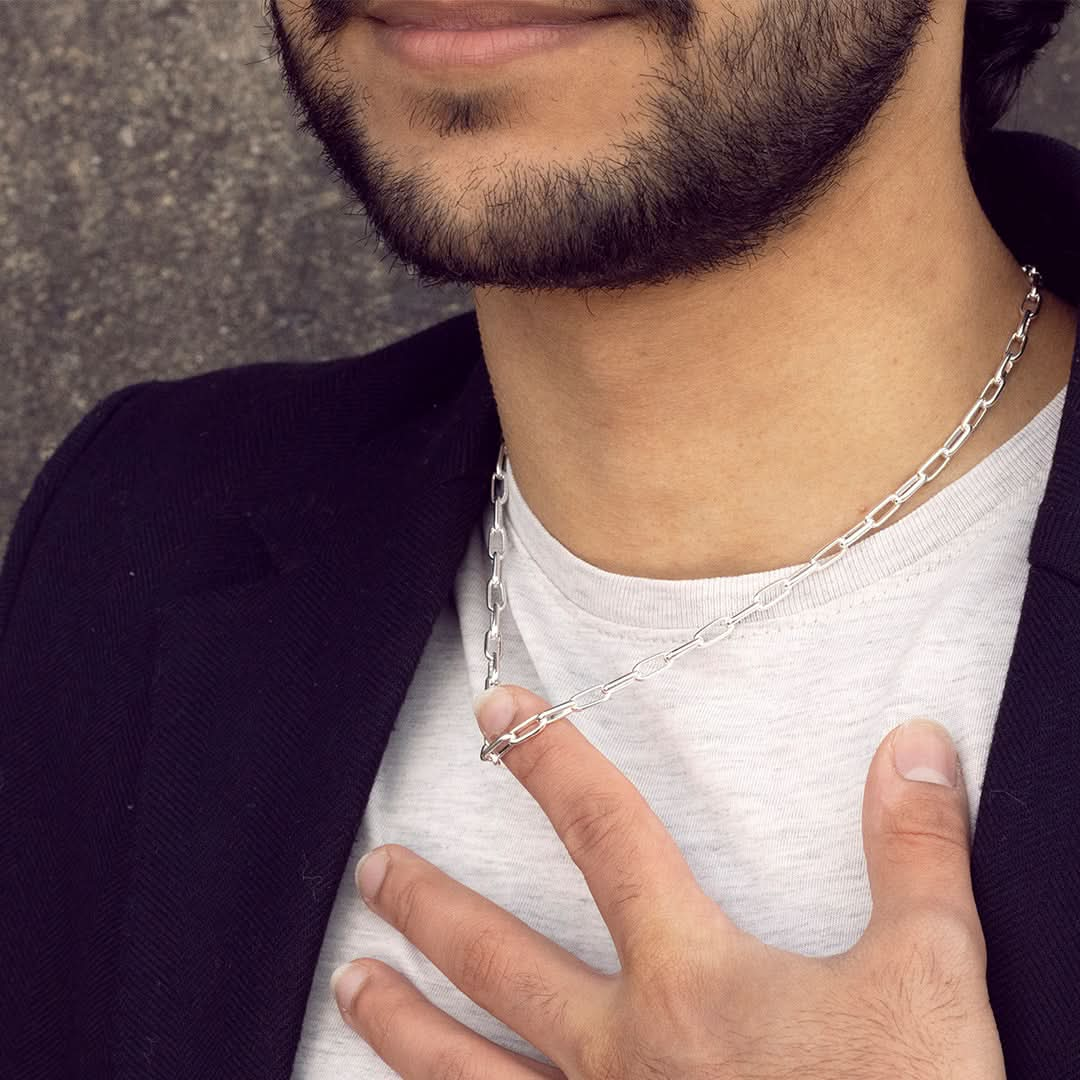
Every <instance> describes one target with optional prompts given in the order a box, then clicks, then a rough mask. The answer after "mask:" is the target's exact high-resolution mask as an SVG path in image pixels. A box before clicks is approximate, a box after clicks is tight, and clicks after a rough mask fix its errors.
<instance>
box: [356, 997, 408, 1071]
mask: <svg viewBox="0 0 1080 1080" xmlns="http://www.w3.org/2000/svg"><path fill="white" fill-rule="evenodd" d="M373 990H375V987H374V986H364V987H363V989H362V990H361V991H360V998H364V997H365V995H370V998H368V999H367V1000H363V1001H362V1002H360V1000H359V999H358V1004H357V1007H356V1015H357V1020H358V1023H359V1026H360V1030H361V1032H362V1033H363V1036H364V1039H365V1041H366V1042H368V1043H369V1044H370V1045H371V1048H372V1049H373V1050H374V1051H375V1053H377V1054H378V1055H379V1056H380V1057H385V1056H386V1054H387V1052H388V1051H389V1050H390V1048H391V1047H392V1046H394V1045H395V1044H396V1043H398V1042H399V1041H400V1040H401V1039H404V1038H408V1032H409V1031H410V1029H411V1028H412V1027H413V1026H414V1019H415V1017H414V1016H413V1015H412V1014H413V1001H412V997H411V995H410V994H408V993H403V992H402V990H401V989H400V988H395V987H383V988H381V989H380V990H379V992H378V993H372V991H373Z"/></svg>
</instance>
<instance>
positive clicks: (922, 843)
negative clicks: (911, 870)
mask: <svg viewBox="0 0 1080 1080" xmlns="http://www.w3.org/2000/svg"><path fill="white" fill-rule="evenodd" d="M881 827H882V836H883V846H884V849H885V855H886V857H887V858H889V859H890V860H894V861H898V862H908V861H910V860H911V859H912V858H913V857H917V858H918V859H919V860H920V861H925V860H926V859H928V858H929V859H935V860H940V861H941V862H951V861H953V860H955V859H956V857H957V855H958V854H963V855H964V856H965V857H966V856H967V850H968V838H967V822H966V820H965V819H963V818H962V816H961V813H960V810H959V808H958V807H957V805H956V804H955V803H954V802H953V801H951V800H949V799H947V798H946V799H943V798H940V797H939V793H937V792H932V793H929V794H921V793H920V794H913V795H910V796H909V797H907V798H905V799H900V800H898V801H897V802H894V803H891V804H887V805H885V806H884V807H883V808H882V818H881Z"/></svg>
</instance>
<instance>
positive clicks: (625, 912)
mask: <svg viewBox="0 0 1080 1080" xmlns="http://www.w3.org/2000/svg"><path fill="white" fill-rule="evenodd" d="M477 704H478V705H479V712H478V716H477V722H478V723H479V725H480V730H481V731H483V732H484V734H485V735H486V736H487V737H488V738H489V739H494V738H495V737H496V736H498V735H500V734H502V733H503V732H504V731H507V730H509V729H510V728H512V727H514V726H515V725H517V724H519V723H521V722H522V721H524V720H527V719H528V718H529V717H531V716H533V715H535V714H536V713H539V712H542V711H544V710H545V709H549V708H550V707H551V706H550V705H549V704H548V703H547V702H546V701H544V700H543V699H542V698H540V697H538V696H537V695H536V694H533V693H531V692H530V691H528V690H525V689H523V688H522V687H520V686H511V685H507V684H500V685H499V686H498V687H492V689H491V690H490V691H487V692H486V694H481V695H478V698H477ZM474 708H475V706H474ZM525 730H531V729H530V728H526V729H525ZM502 764H503V765H505V766H506V767H507V769H509V771H510V772H511V773H513V774H514V776H515V777H516V778H517V779H518V781H520V783H521V784H522V785H523V786H524V787H525V788H526V790H527V791H528V792H529V794H530V795H532V797H533V798H534V799H535V800H536V801H537V803H539V805H540V807H541V809H542V810H543V811H544V813H545V814H546V815H547V816H548V820H550V822H551V824H552V825H553V826H554V827H555V831H556V832H557V833H558V834H559V838H560V839H561V840H562V842H563V844H565V846H566V849H567V851H568V852H569V853H570V857H571V858H572V859H573V860H574V862H575V863H576V864H577V866H578V868H579V869H580V870H581V872H582V874H584V876H585V881H586V883H587V884H588V886H589V891H590V892H591V893H592V896H593V899H594V900H595V901H596V906H597V908H598V909H599V911H600V914H601V916H602V917H603V920H604V922H605V923H606V924H607V927H608V930H609V931H610V932H611V937H612V941H613V942H614V945H615V948H616V950H617V952H618V954H619V959H620V961H621V963H622V966H623V967H624V968H625V967H627V966H629V965H630V964H632V963H633V957H634V953H635V949H636V948H637V947H638V946H639V945H640V946H641V947H642V949H644V950H645V951H648V950H649V949H651V948H652V947H653V946H654V945H655V944H656V942H657V941H662V940H664V935H665V934H667V935H670V936H669V937H668V938H667V940H670V941H674V937H675V935H676V934H677V933H679V932H680V931H682V932H685V933H688V934H692V933H695V932H700V928H701V927H702V926H703V925H708V926H709V928H710V932H711V933H715V929H716V927H717V926H718V925H720V924H722V923H724V922H726V923H727V925H728V927H729V928H730V929H732V930H733V931H734V930H735V927H734V924H733V923H730V921H729V920H727V919H726V916H724V915H723V913H722V912H721V910H720V908H719V907H718V906H717V904H716V903H715V902H714V901H713V900H712V899H711V898H710V897H708V896H707V895H706V894H705V893H704V892H703V891H702V889H701V887H700V886H699V884H698V882H697V880H696V879H695V878H694V875H693V872H692V871H691V870H690V867H689V866H688V865H687V863H686V860H685V859H684V858H683V855H682V852H681V851H680V850H679V848H678V846H677V845H676V843H675V841H674V840H673V839H672V837H671V835H670V833H668V831H667V829H666V828H665V827H664V824H663V822H662V821H661V820H660V819H659V818H658V817H657V816H656V814H655V813H654V812H653V810H652V808H651V807H650V806H649V804H648V803H647V802H646V801H645V799H644V798H642V796H641V793H640V792H639V791H638V790H637V788H636V787H634V785H633V784H632V783H631V782H630V781H629V780H628V779H627V778H626V777H625V776H624V775H623V774H622V773H621V772H620V771H619V770H618V769H617V768H616V767H615V766H614V765H613V764H612V763H611V762H610V761H609V760H608V759H607V758H606V757H604V755H603V754H602V753H600V751H599V750H597V749H596V747H594V746H593V745H592V743H590V742H589V740H588V739H586V738H585V736H584V735H583V734H582V733H581V732H580V731H579V730H578V728H577V727H575V726H574V724H572V723H571V722H570V720H569V718H563V719H561V720H556V721H554V722H552V723H550V724H549V725H548V726H547V727H545V728H544V729H543V730H542V731H540V733H539V734H538V735H536V736H535V737H534V738H530V739H527V740H525V741H524V742H520V743H517V744H516V745H514V746H512V747H510V749H509V750H508V751H507V752H506V756H505V758H503V760H502ZM713 940H715V939H713Z"/></svg>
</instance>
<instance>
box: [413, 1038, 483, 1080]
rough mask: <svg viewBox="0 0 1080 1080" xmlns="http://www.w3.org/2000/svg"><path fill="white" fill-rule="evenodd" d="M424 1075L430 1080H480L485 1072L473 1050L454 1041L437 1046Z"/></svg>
mask: <svg viewBox="0 0 1080 1080" xmlns="http://www.w3.org/2000/svg"><path fill="white" fill-rule="evenodd" d="M426 1075H427V1076H428V1077H429V1078H430V1080H482V1077H483V1076H484V1075H485V1074H484V1070H483V1067H482V1066H481V1065H480V1064H478V1062H477V1060H476V1053H475V1050H474V1049H473V1048H471V1047H467V1046H460V1045H457V1044H456V1043H455V1044H453V1045H443V1046H440V1047H439V1049H438V1050H437V1051H436V1052H435V1057H434V1058H433V1059H432V1062H431V1065H430V1067H429V1069H428V1072H427V1074H426Z"/></svg>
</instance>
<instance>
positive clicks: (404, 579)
mask: <svg viewBox="0 0 1080 1080" xmlns="http://www.w3.org/2000/svg"><path fill="white" fill-rule="evenodd" d="M465 401H469V402H470V405H469V408H468V409H467V410H464V412H463V411H461V410H460V409H459V408H458V406H459V405H461V404H462V403H463V402H465ZM444 412H445V416H444V418H443V420H442V422H441V424H440V425H438V426H434V427H433V426H432V425H431V424H430V422H429V421H427V420H426V419H425V420H424V421H423V422H420V421H417V422H410V423H407V424H403V425H401V426H400V427H395V428H393V430H392V431H391V432H390V434H389V435H388V437H387V439H386V440H385V441H384V442H382V443H380V444H378V445H373V446H372V452H371V455H370V464H369V466H368V468H367V471H366V473H365V474H363V475H361V476H360V477H359V478H357V477H356V476H355V475H353V476H351V477H349V478H348V485H347V487H348V490H347V491H345V490H343V491H342V492H341V493H340V496H339V499H336V500H335V505H332V506H331V505H329V503H324V502H321V501H320V500H317V499H316V500H313V497H312V496H311V494H310V489H305V490H304V492H296V493H293V494H292V495H285V496H283V497H282V498H281V499H279V500H276V501H275V503H274V506H273V510H272V511H271V510H263V511H260V512H258V513H255V514H253V515H251V516H250V518H249V522H250V531H249V532H248V533H247V534H246V536H247V538H246V541H245V543H246V544H247V545H248V550H247V552H246V555H245V554H240V555H236V554H233V555H232V558H231V559H230V560H229V562H230V564H231V565H232V566H234V567H235V566H240V567H246V568H247V570H246V575H247V578H248V579H246V580H245V579H244V577H243V575H241V577H240V580H238V581H232V582H226V583H225V584H221V583H218V584H215V585H214V586H212V587H209V588H205V587H204V588H200V589H198V591H196V592H194V593H190V594H188V595H183V596H178V597H174V598H172V599H169V600H166V601H164V602H162V603H161V604H160V605H158V606H157V608H156V609H155V610H156V617H157V629H158V652H157V663H156V667H155V671H154V676H153V688H152V699H151V700H152V705H151V707H152V711H153V716H152V726H151V733H150V736H149V740H148V744H147V747H146V750H145V756H144V764H143V771H142V788H141V792H140V797H139V801H138V805H139V820H138V824H137V826H136V850H135V859H134V873H133V878H132V882H131V891H130V899H129V903H128V909H127V915H126V924H125V937H126V940H127V942H128V952H127V960H126V964H125V967H124V969H123V970H122V972H121V973H120V975H121V981H120V988H119V999H118V1004H117V1009H118V1013H117V1031H118V1042H117V1058H118V1060H117V1061H116V1062H115V1066H116V1075H117V1076H120V1077H127V1076H131V1077H134V1076H140V1077H141V1076H147V1075H152V1076H154V1077H156V1078H158V1080H172V1078H176V1080H181V1078H183V1080H190V1077H192V1076H210V1075H215V1076H230V1077H238V1078H239V1077H258V1078H260V1080H273V1078H281V1080H285V1078H287V1077H288V1076H289V1073H290V1070H291V1063H292V1060H293V1055H294V1054H295V1049H296V1045H297V1042H298V1040H299V1037H300V1028H301V1024H302V1020H303V1015H304V1010H305V1005H306V1001H307V996H308V993H309V991H310V988H311V983H312V978H313V974H314V971H315V967H316V961H317V958H318V954H319V949H320V946H321V943H322V939H323V934H324V932H325V928H326V923H327V921H328V918H329V915H330V909H331V906H332V903H333V899H334V895H335V892H336V889H337V886H338V883H339V881H340V880H341V878H342V875H343V874H344V873H345V871H346V869H347V867H346V863H347V860H348V857H349V853H350V849H351V845H352V843H353V840H354V838H355V835H356V830H357V828H358V826H359V824H360V820H361V817H362V815H363V812H364V808H365V804H366V802H367V797H368V794H369V792H370V789H371V786H372V783H373V781H374V778H375V774H376V772H377V770H378V767H379V762H380V760H381V757H382V754H383V752H384V750H385V748H386V744H387V740H388V738H389V734H390V730H391V728H392V726H393V723H394V720H395V717H396V716H397V713H398V710H399V709H400V707H401V704H402V701H403V700H404V697H405V692H406V690H407V689H408V686H409V683H410V681H411V679H412V676H413V673H414V671H415V669H416V667H417V665H418V663H419V660H420V656H421V653H422V651H423V648H424V645H425V643H426V641H427V639H428V636H429V635H430V632H431V628H432V625H433V623H434V620H435V618H436V615H437V614H438V611H439V609H440V608H441V606H442V605H443V603H444V602H445V599H446V597H447V596H448V595H449V593H450V590H451V588H452V584H453V579H454V576H455V574H456V572H457V569H458V566H459V564H460V562H461V559H462V558H463V557H464V552H465V547H466V544H467V540H468V535H469V532H470V530H471V529H472V528H473V527H474V526H475V525H476V523H477V521H478V520H479V515H480V514H481V512H482V510H483V507H484V504H485V501H486V499H487V497H488V493H487V480H488V478H489V476H490V471H491V468H492V467H493V465H494V462H495V459H496V456H497V454H498V446H499V440H500V438H501V435H500V432H499V428H498V421H497V416H496V413H495V409H494V404H493V399H492V398H491V394H490V386H489V384H487V383H486V371H485V370H484V369H483V365H482V364H481V365H479V368H478V369H477V368H474V369H473V370H472V374H471V376H470V378H469V379H468V381H467V383H466V386H465V389H464V391H463V392H462V395H461V397H460V398H459V399H458V401H457V402H451V403H450V406H449V407H448V408H445V409H444ZM389 463H392V467H390V464H389ZM327 523H329V524H327ZM267 551H269V553H270V554H271V556H272V561H271V560H270V559H267V558H266V553H267ZM253 567H263V568H269V569H267V570H266V572H263V573H262V575H261V576H255V573H254V571H252V569H251V568H253ZM251 578H254V580H250V579H251ZM460 704H461V703H459V706H460ZM464 704H465V707H466V708H467V705H468V703H464ZM479 745H480V736H479V733H477V752H478V754H479ZM477 768H478V769H479V768H480V763H479V757H478V758H477ZM433 809H435V808H433ZM326 992H327V993H329V988H327V989H326Z"/></svg>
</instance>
